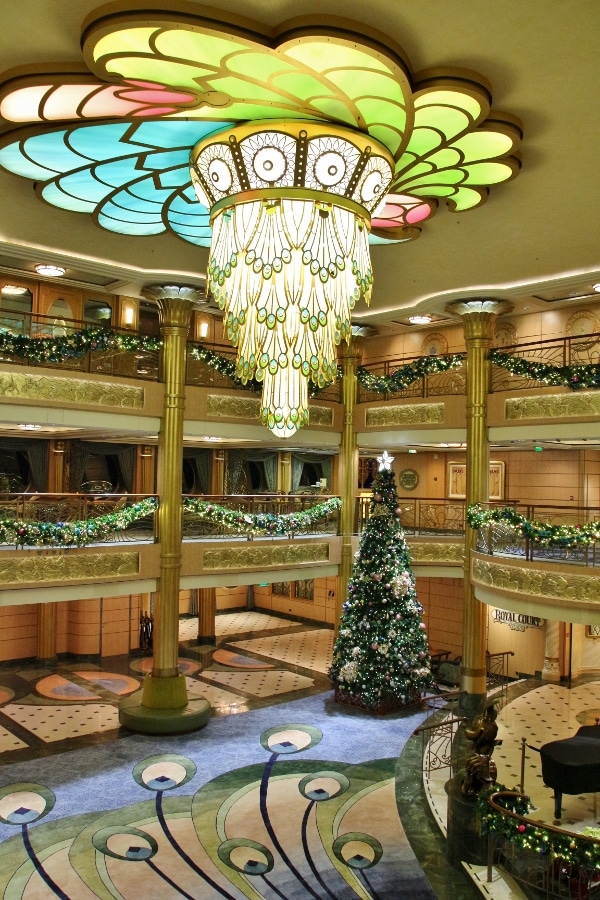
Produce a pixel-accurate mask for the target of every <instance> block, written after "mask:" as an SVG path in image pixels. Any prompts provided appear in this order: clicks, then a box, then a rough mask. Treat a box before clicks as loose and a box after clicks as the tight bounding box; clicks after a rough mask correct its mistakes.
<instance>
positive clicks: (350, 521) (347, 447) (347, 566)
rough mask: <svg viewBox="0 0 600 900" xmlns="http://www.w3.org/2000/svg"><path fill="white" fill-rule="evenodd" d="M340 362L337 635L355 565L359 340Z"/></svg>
mask: <svg viewBox="0 0 600 900" xmlns="http://www.w3.org/2000/svg"><path fill="white" fill-rule="evenodd" d="M338 358H339V362H340V364H341V366H342V370H343V375H342V393H343V403H344V427H343V430H342V446H341V448H340V463H339V468H338V480H339V487H338V489H339V493H340V496H341V498H342V510H341V515H340V531H341V536H342V554H341V562H340V573H339V576H338V591H337V597H336V610H335V630H336V634H337V630H338V628H339V622H340V616H341V614H342V605H343V604H344V603H345V602H346V599H347V596H348V582H349V581H350V576H351V574H352V564H353V562H354V558H353V553H352V536H353V534H354V518H355V504H356V488H357V485H358V449H357V444H356V434H355V431H354V407H355V406H356V394H357V381H356V367H357V366H358V365H359V364H360V358H361V340H360V338H357V337H353V338H352V339H351V340H350V343H349V344H345V343H342V344H341V345H340V348H339V351H338Z"/></svg>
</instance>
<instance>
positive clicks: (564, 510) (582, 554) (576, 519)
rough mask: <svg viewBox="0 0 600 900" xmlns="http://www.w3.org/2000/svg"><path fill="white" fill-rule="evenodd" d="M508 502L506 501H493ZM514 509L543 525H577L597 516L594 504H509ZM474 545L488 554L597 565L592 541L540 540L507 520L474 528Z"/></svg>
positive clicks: (599, 550) (597, 549) (599, 549)
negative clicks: (564, 542)
mask: <svg viewBox="0 0 600 900" xmlns="http://www.w3.org/2000/svg"><path fill="white" fill-rule="evenodd" d="M502 505H505V506H508V505H509V504H508V503H504V504H501V503H498V504H494V506H495V507H498V506H502ZM510 506H511V508H512V509H514V510H515V512H517V513H519V514H520V515H522V516H524V517H525V518H526V519H527V520H529V521H531V522H543V523H545V524H547V525H570V526H577V525H583V524H587V523H595V522H597V521H598V520H599V519H600V510H599V509H598V507H597V506H568V507H564V506H551V505H544V504H536V505H533V504H518V503H515V504H512V503H511V504H510ZM476 549H477V551H478V552H479V553H485V554H487V555H489V556H520V557H523V558H524V559H526V560H528V561H530V562H531V561H534V560H544V561H545V562H568V563H571V564H578V565H581V566H597V565H600V547H599V546H598V545H597V544H596V542H592V543H590V544H580V545H575V546H566V545H561V544H560V543H552V544H544V543H540V542H539V541H535V540H531V539H530V538H528V537H524V536H523V535H522V534H521V533H520V532H519V530H518V529H517V528H515V527H514V526H513V525H511V524H510V523H509V522H491V523H490V524H487V525H484V526H482V527H481V528H479V529H478V531H477V544H476Z"/></svg>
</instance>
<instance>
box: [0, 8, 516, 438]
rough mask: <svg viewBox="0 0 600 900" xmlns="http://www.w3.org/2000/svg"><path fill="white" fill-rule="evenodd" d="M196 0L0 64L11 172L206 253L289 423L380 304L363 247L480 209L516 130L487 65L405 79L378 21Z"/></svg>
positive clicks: (106, 224)
mask: <svg viewBox="0 0 600 900" xmlns="http://www.w3.org/2000/svg"><path fill="white" fill-rule="evenodd" d="M142 6H143V8H142ZM194 6H195V4H190V3H188V2H185V0H182V2H181V3H180V2H179V0H169V3H167V4H165V3H164V2H161V0H146V2H144V4H142V5H140V3H134V4H133V8H132V4H131V0H129V2H128V0H117V2H115V3H113V4H110V5H109V6H100V7H99V8H98V9H97V10H96V11H95V12H91V13H90V15H89V16H88V17H87V19H86V21H85V23H83V30H82V37H81V47H82V54H83V63H84V64H85V65H84V67H77V66H75V67H74V66H73V65H72V61H69V62H65V64H64V65H62V66H61V65H58V64H56V63H57V62H58V61H56V63H52V64H48V65H47V66H38V65H35V66H32V67H31V70H30V71H27V70H25V69H23V70H20V71H19V72H16V71H15V70H9V71H7V72H5V73H4V74H1V73H0V169H5V170H6V171H8V172H12V173H14V174H16V175H19V176H21V177H22V178H26V179H28V180H30V181H31V182H32V183H33V184H34V185H35V190H36V194H37V195H38V196H39V197H40V199H42V200H44V201H45V202H46V203H49V204H52V205H54V206H56V207H59V208H61V209H64V210H69V211H71V212H78V213H82V214H86V215H92V216H93V217H94V222H95V223H96V224H98V225H99V226H100V227H101V228H104V229H106V230H108V231H110V232H113V233H115V234H121V235H124V236H127V237H128V238H129V237H145V236H148V237H150V236H156V235H158V234H161V233H162V232H165V231H167V232H170V233H171V234H174V235H177V236H178V237H180V238H181V239H182V240H184V241H188V242H190V243H192V244H195V245H196V246H197V247H210V255H209V272H208V276H209V286H210V290H211V291H212V293H213V294H214V296H215V297H216V298H217V300H218V303H219V305H220V306H221V307H222V309H223V311H224V313H225V315H224V324H225V329H226V332H227V334H228V335H229V337H230V338H231V340H232V341H233V342H234V344H235V345H236V346H237V350H238V360H237V374H238V376H239V378H241V380H242V381H248V380H250V379H252V378H256V379H257V380H259V381H262V384H263V400H262V404H261V418H262V421H263V422H265V423H266V425H267V426H268V427H270V428H271V429H272V431H273V432H274V433H275V434H276V435H278V436H284V435H291V434H294V432H295V431H296V430H297V429H298V428H300V427H301V426H302V425H304V424H306V422H307V421H308V409H307V401H308V393H309V388H310V386H311V383H312V384H314V385H316V386H323V385H325V384H327V383H329V382H331V381H332V380H333V379H334V377H335V374H336V362H335V346H336V344H338V343H339V342H340V341H341V340H344V339H345V338H346V339H347V338H348V337H349V334H350V328H351V325H350V317H351V312H352V309H353V307H354V306H355V304H356V303H357V302H358V300H359V299H360V298H361V297H362V298H364V299H365V300H366V301H367V302H368V301H369V297H370V293H371V289H372V283H373V275H372V271H371V264H370V261H369V244H373V243H380V244H388V245H389V244H395V243H398V242H404V241H409V240H413V239H414V238H415V237H417V236H418V234H419V233H420V231H421V228H422V226H423V224H424V223H425V221H426V220H427V219H429V218H430V217H431V216H432V215H433V214H434V212H435V210H436V208H437V207H438V205H441V204H444V205H446V206H447V207H448V208H449V209H450V210H451V211H452V212H456V213H460V214H463V213H464V212H466V211H467V210H471V209H476V208H477V207H478V206H479V205H481V204H482V203H483V202H485V200H486V198H487V196H488V193H489V189H490V187H491V186H492V185H495V184H499V183H501V182H505V181H507V180H508V179H510V178H513V177H514V176H515V175H516V174H517V172H518V171H519V167H520V161H519V156H518V148H519V144H520V141H521V129H520V125H519V123H518V121H517V120H516V119H515V117H514V116H512V115H510V114H508V113H500V112H499V111H498V110H496V109H494V110H493V111H492V106H491V95H490V88H489V85H488V84H487V82H486V81H485V79H481V78H480V77H479V76H477V75H476V74H475V73H474V72H471V71H467V70H464V69H459V70H457V69H449V70H444V69H441V68H437V67H436V68H433V69H430V70H428V71H425V72H423V73H421V75H420V76H418V75H415V76H413V75H412V74H411V67H410V65H409V63H408V60H406V59H405V58H404V56H403V55H402V53H401V52H400V50H399V49H398V48H397V47H395V46H392V45H391V43H390V41H389V36H387V35H385V34H379V35H378V34H377V33H376V32H375V31H374V30H373V29H371V28H369V29H368V32H369V33H368V35H365V34H363V33H362V26H361V27H360V28H358V27H357V25H356V24H355V23H353V22H350V21H348V22H344V21H343V20H341V19H335V20H332V19H331V18H326V19H324V20H323V22H321V23H319V22H317V21H316V20H314V21H312V22H311V24H310V25H308V24H307V23H306V22H301V21H299V20H297V19H293V20H290V21H289V22H287V23H285V22H282V23H279V25H277V26H276V27H274V28H272V29H270V28H268V27H267V26H265V25H263V24H262V23H258V22H254V23H253V22H251V21H250V20H249V19H243V20H240V21H237V22H236V21H233V19H232V17H230V16H228V15H226V16H224V17H223V16H222V15H221V13H220V11H219V10H218V9H212V10H211V9H210V8H209V7H205V6H202V7H198V9H197V10H194V9H192V7H194ZM190 160H191V164H190ZM190 176H191V177H190Z"/></svg>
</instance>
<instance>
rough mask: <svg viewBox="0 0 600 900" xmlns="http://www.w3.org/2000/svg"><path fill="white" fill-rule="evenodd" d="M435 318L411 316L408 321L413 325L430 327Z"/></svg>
mask: <svg viewBox="0 0 600 900" xmlns="http://www.w3.org/2000/svg"><path fill="white" fill-rule="evenodd" d="M432 318H433V316H409V317H408V321H409V322H410V324H411V325H429V324H430V323H431V320H432Z"/></svg>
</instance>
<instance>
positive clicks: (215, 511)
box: [183, 497, 342, 536]
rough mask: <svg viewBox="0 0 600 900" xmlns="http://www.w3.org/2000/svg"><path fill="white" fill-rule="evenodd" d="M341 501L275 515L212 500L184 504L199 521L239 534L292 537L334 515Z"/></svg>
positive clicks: (337, 500) (326, 502)
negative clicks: (229, 506) (224, 504)
mask: <svg viewBox="0 0 600 900" xmlns="http://www.w3.org/2000/svg"><path fill="white" fill-rule="evenodd" d="M341 505H342V501H341V500H340V498H339V497H332V498H331V499H330V500H325V501H324V502H323V503H317V504H316V505H315V506H312V507H311V508H310V509H307V510H303V511H302V512H295V513H286V514H284V515H276V514H275V513H248V512H243V511H241V510H235V509H229V508H228V507H226V506H219V504H218V503H211V502H210V501H209V500H195V499H194V498H193V497H187V498H186V499H185V500H184V501H183V506H184V510H185V511H187V512H191V513H194V515H196V516H198V517H199V518H200V519H205V520H206V521H208V522H215V523H217V524H219V525H225V526H226V527H227V528H231V529H232V530H233V531H235V532H237V533H238V534H247V535H259V534H272V535H275V534H281V535H288V536H289V535H292V534H298V533H300V532H303V531H306V530H307V529H308V527H309V526H310V525H312V524H313V523H314V522H318V521H319V520H320V519H325V518H327V516H329V515H331V513H333V512H335V511H336V510H338V509H340V507H341Z"/></svg>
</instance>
